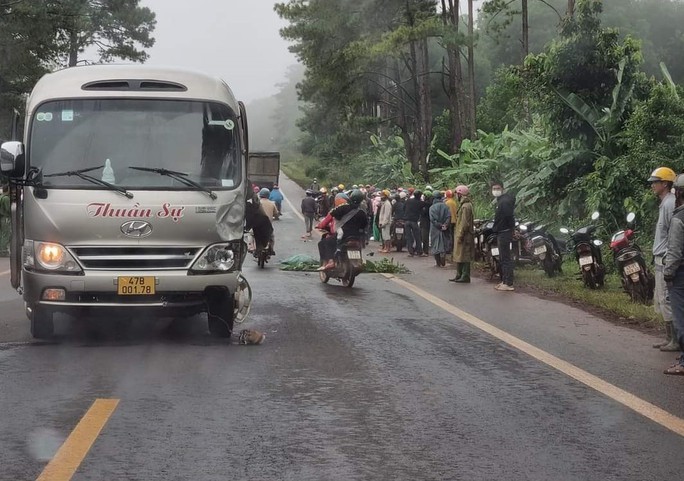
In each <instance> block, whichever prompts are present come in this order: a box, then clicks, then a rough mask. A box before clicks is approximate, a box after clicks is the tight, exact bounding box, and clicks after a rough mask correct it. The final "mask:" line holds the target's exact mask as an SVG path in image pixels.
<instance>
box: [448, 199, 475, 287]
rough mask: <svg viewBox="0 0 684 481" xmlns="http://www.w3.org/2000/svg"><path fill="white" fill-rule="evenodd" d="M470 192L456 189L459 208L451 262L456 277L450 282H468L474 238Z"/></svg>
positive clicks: (472, 257)
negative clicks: (454, 268) (454, 266)
mask: <svg viewBox="0 0 684 481" xmlns="http://www.w3.org/2000/svg"><path fill="white" fill-rule="evenodd" d="M469 193H470V190H469V189H468V187H467V186H465V185H459V186H458V187H456V196H457V197H458V202H459V204H460V205H459V208H458V213H457V214H456V228H455V229H454V252H453V261H454V262H455V263H456V276H455V277H454V278H453V279H449V280H450V281H451V282H459V283H468V282H470V263H471V262H472V261H473V259H474V257H475V236H474V233H473V229H474V224H473V204H472V203H471V202H470V198H469V197H468V194H469Z"/></svg>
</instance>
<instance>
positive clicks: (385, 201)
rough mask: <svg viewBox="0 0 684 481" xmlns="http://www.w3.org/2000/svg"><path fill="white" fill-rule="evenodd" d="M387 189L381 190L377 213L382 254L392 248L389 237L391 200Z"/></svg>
mask: <svg viewBox="0 0 684 481" xmlns="http://www.w3.org/2000/svg"><path fill="white" fill-rule="evenodd" d="M389 196H390V192H389V190H383V191H382V194H381V196H380V199H381V200H380V211H379V212H380V213H379V215H378V227H379V228H380V235H381V237H382V248H381V249H380V250H379V252H380V253H382V254H387V253H389V252H390V251H391V250H392V239H391V238H390V224H391V223H392V202H390V200H389Z"/></svg>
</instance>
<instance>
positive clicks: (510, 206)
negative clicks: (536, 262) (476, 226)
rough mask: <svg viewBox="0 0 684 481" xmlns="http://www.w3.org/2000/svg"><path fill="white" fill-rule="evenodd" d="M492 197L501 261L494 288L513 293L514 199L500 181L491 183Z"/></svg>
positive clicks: (495, 231)
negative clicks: (493, 198)
mask: <svg viewBox="0 0 684 481" xmlns="http://www.w3.org/2000/svg"><path fill="white" fill-rule="evenodd" d="M492 195H493V196H494V197H495V198H496V213H495V214H494V227H493V229H492V230H493V231H494V233H496V239H497V244H498V247H499V259H501V283H500V284H499V285H497V286H496V290H498V291H513V290H515V289H514V288H513V258H512V257H511V242H512V241H513V229H514V228H515V197H513V195H512V194H509V193H508V192H504V185H503V182H501V181H495V182H492Z"/></svg>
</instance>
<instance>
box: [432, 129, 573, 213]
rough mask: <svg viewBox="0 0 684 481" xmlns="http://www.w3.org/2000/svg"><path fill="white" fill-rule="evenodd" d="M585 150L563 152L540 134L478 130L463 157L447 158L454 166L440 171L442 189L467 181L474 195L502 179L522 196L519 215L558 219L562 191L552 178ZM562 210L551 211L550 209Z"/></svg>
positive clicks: (466, 144) (464, 148)
mask: <svg viewBox="0 0 684 481" xmlns="http://www.w3.org/2000/svg"><path fill="white" fill-rule="evenodd" d="M581 153H582V151H581V149H579V148H577V146H575V147H574V148H563V147H562V146H561V145H558V144H555V143H553V142H552V141H550V140H549V139H548V138H547V137H546V136H544V135H543V134H541V133H539V132H536V131H534V130H531V129H528V130H513V131H510V130H508V129H504V131H503V132H501V133H500V134H495V133H486V132H483V131H479V132H478V139H477V140H475V141H470V140H464V141H463V143H462V145H461V151H460V152H459V153H458V154H457V155H451V156H449V155H447V154H446V153H444V152H441V155H442V156H444V157H445V158H448V159H449V160H450V161H451V162H452V166H451V167H449V168H442V169H434V170H433V172H434V173H436V174H437V175H438V176H439V178H440V181H439V182H435V183H439V184H440V185H450V186H452V185H456V184H458V183H465V184H468V185H469V186H470V187H471V191H473V192H474V195H477V193H478V192H488V191H489V184H490V182H491V181H492V180H494V179H502V180H503V181H504V183H505V185H506V187H507V189H508V190H510V191H512V192H513V193H515V194H516V200H517V205H518V213H519V214H524V215H549V214H550V215H557V214H559V213H560V210H559V209H560V208H561V206H562V202H561V201H562V199H563V197H564V195H563V193H562V192H554V191H553V190H552V189H550V187H549V186H550V180H551V178H552V175H553V174H554V173H556V172H557V171H558V170H559V169H561V168H563V167H565V166H567V165H568V164H570V163H571V162H573V161H574V160H575V158H576V157H577V156H578V155H581ZM554 205H555V206H556V209H557V211H556V212H553V213H549V206H554Z"/></svg>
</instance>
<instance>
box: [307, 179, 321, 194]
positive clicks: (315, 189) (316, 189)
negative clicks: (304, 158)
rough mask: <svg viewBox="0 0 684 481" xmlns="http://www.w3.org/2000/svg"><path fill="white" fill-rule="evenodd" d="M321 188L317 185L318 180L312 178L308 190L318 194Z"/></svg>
mask: <svg viewBox="0 0 684 481" xmlns="http://www.w3.org/2000/svg"><path fill="white" fill-rule="evenodd" d="M320 188H321V187H320V186H319V185H318V179H317V178H316V177H314V180H313V182H311V185H310V186H309V189H310V190H312V191H313V192H318V189H320Z"/></svg>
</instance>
